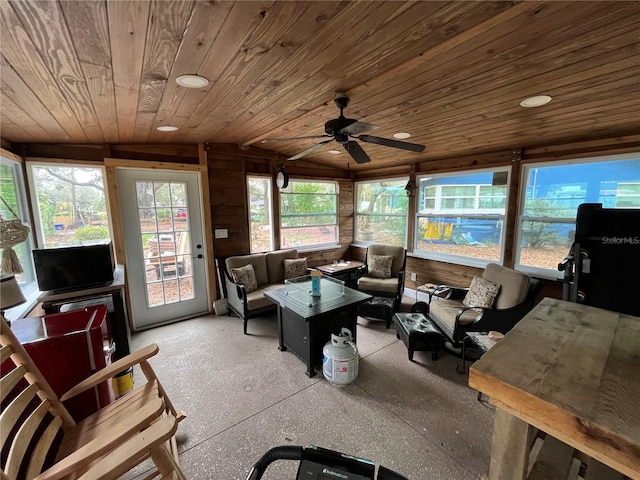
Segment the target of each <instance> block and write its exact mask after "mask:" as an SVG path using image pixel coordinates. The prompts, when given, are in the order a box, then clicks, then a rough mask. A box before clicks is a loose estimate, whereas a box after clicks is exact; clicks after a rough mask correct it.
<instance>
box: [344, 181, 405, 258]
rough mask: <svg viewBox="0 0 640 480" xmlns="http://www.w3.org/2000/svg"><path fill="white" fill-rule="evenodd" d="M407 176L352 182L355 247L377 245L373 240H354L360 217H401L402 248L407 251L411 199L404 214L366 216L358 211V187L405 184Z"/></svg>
mask: <svg viewBox="0 0 640 480" xmlns="http://www.w3.org/2000/svg"><path fill="white" fill-rule="evenodd" d="M409 178H410V177H409V175H404V176H399V177H388V178H376V179H371V180H360V181H354V185H353V187H354V188H353V191H354V194H353V212H354V218H353V244H354V245H357V246H361V247H367V246H369V245H373V244H376V243H379V242H377V241H375V240H371V241H367V240H361V239H358V238H356V236H357V234H358V230H359V229H358V219H359V217H360V216H372V217H374V216H385V217H391V216H393V217H402V216H404V218H405V230H404V239H403V244H402V246H403V247H404V248H405V249H407V244H408V243H409V210H410V205H409V204H410V202H411V198H408V202H407V211H406V212H405V213H404V214H401V213H384V214H382V213H378V214H373V213H372V214H367V213H362V212H359V211H358V187H359V186H360V185H363V184H371V183H382V182H398V183H400V184H405V185H406V183H407V182H408V181H409ZM402 193H403V194H404V195H406V191H405V190H404V189H403V192H402Z"/></svg>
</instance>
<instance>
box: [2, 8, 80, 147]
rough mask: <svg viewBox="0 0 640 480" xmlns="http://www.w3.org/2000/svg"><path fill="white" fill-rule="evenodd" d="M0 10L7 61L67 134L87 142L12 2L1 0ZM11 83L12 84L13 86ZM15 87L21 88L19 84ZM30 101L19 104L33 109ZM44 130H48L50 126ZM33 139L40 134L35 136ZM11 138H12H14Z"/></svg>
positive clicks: (3, 53) (16, 89)
mask: <svg viewBox="0 0 640 480" xmlns="http://www.w3.org/2000/svg"><path fill="white" fill-rule="evenodd" d="M0 12H1V14H2V24H1V25H2V28H0V38H1V45H2V56H3V57H4V59H5V60H6V62H8V63H9V64H10V65H11V68H12V69H13V70H14V71H15V72H16V73H17V75H18V77H19V78H20V80H21V82H23V83H24V84H27V85H28V86H29V88H30V89H31V90H32V91H33V92H34V94H35V95H36V97H37V98H38V99H39V101H40V102H41V103H42V104H44V105H45V107H46V108H47V109H48V110H49V111H50V112H51V114H52V116H53V117H55V119H56V122H57V123H58V124H59V125H61V126H62V128H64V130H65V131H66V132H67V135H69V136H70V137H71V138H73V139H77V141H78V142H80V143H86V142H88V141H89V139H88V137H87V134H86V132H85V131H84V129H83V128H82V127H81V125H80V123H79V122H78V120H77V118H76V117H75V116H74V114H73V112H72V109H71V107H70V106H69V105H68V104H67V101H66V99H65V98H64V95H63V94H62V92H60V91H59V90H58V89H56V88H54V85H55V80H54V78H53V77H52V75H51V73H50V72H49V70H48V69H47V67H46V66H45V65H44V63H43V62H42V59H41V57H40V53H39V52H38V50H37V49H36V47H35V46H34V45H33V42H32V41H31V39H30V38H29V32H28V31H27V30H25V28H24V26H23V25H22V22H21V21H20V19H19V18H18V16H17V15H16V14H15V12H14V11H13V7H12V4H9V3H8V2H0ZM9 86H10V87H12V85H9ZM14 90H15V91H18V90H19V85H17V86H16V88H15V89H14ZM31 102H32V98H28V97H26V96H25V98H23V99H21V100H20V101H19V105H20V106H21V108H22V109H23V110H30V109H31V108H32V106H31ZM34 108H36V107H34ZM43 128H44V127H43ZM44 129H45V130H48V128H44ZM3 135H4V134H3ZM46 137H49V135H46ZM34 138H36V139H37V138H38V137H37V136H34ZM8 139H9V140H11V137H8ZM38 141H45V139H44V138H42V139H40V140H38Z"/></svg>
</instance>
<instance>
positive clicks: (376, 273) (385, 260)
mask: <svg viewBox="0 0 640 480" xmlns="http://www.w3.org/2000/svg"><path fill="white" fill-rule="evenodd" d="M392 263H393V256H392V255H371V257H369V259H368V261H367V271H368V272H369V273H368V274H367V275H368V276H369V277H373V278H391V264H392Z"/></svg>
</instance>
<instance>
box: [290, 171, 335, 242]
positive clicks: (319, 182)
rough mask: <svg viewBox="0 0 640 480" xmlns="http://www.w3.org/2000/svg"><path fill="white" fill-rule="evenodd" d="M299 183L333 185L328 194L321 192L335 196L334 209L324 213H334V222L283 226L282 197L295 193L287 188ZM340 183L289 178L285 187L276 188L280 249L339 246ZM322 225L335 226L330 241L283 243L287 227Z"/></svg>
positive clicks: (291, 188)
mask: <svg viewBox="0 0 640 480" xmlns="http://www.w3.org/2000/svg"><path fill="white" fill-rule="evenodd" d="M300 183H312V184H313V183H317V184H328V185H333V186H334V192H333V193H328V194H322V195H331V196H334V197H335V200H334V205H335V211H334V213H333V214H326V215H334V216H335V223H327V224H322V225H298V226H295V227H285V226H283V223H282V221H283V219H284V218H285V217H286V215H284V214H283V210H284V209H283V205H282V202H283V198H284V196H288V195H296V193H293V192H291V193H290V192H289V191H288V190H293V186H294V185H296V184H300ZM339 206H340V184H339V182H337V181H336V180H322V179H315V178H314V179H306V178H291V177H290V178H289V184H288V185H287V188H282V189H279V190H278V212H279V215H278V225H279V239H278V243H279V245H280V248H282V249H289V248H295V249H296V250H298V251H309V250H322V249H325V248H335V247H337V246H339V244H340V243H339V239H340V208H339ZM312 226H313V227H323V226H327V227H329V226H330V227H335V235H334V238H333V241H332V242H322V243H314V244H309V245H299V246H296V245H285V243H284V241H283V238H284V233H285V232H286V231H287V230H289V229H293V228H300V227H303V228H304V227H312Z"/></svg>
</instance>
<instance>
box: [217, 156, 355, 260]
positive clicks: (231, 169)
mask: <svg viewBox="0 0 640 480" xmlns="http://www.w3.org/2000/svg"><path fill="white" fill-rule="evenodd" d="M207 156H208V171H209V175H208V176H209V195H210V203H211V229H212V230H215V229H217V228H218V229H227V230H228V232H229V237H228V238H226V239H220V238H219V239H214V255H215V256H216V258H219V259H222V258H225V257H229V256H231V255H244V254H247V253H249V251H250V238H249V225H248V222H247V219H248V211H249V206H248V205H247V200H248V196H247V186H246V179H245V178H246V175H269V176H270V177H272V175H273V172H275V170H276V168H277V167H278V165H280V164H284V161H283V160H282V159H279V158H277V157H274V156H273V155H271V154H270V152H266V151H263V150H260V149H255V148H248V149H240V148H238V147H237V146H234V145H211V146H208V147H207ZM285 167H286V169H287V172H288V173H289V176H290V177H291V178H304V179H326V180H336V181H337V182H338V186H339V195H338V228H339V232H340V233H339V235H340V237H339V247H337V248H331V249H323V250H317V251H311V252H305V253H304V256H305V257H306V258H307V264H308V265H309V266H314V265H322V264H324V263H328V262H331V261H332V260H334V259H336V260H339V259H340V258H346V257H348V253H349V249H350V245H351V242H352V241H353V182H352V181H351V179H350V178H349V176H348V174H347V173H345V172H344V171H340V170H336V169H333V168H323V167H321V166H318V165H316V164H313V163H307V162H302V161H301V162H295V164H294V163H288V164H286V165H285ZM278 244H279V239H276V247H279V245H278Z"/></svg>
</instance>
